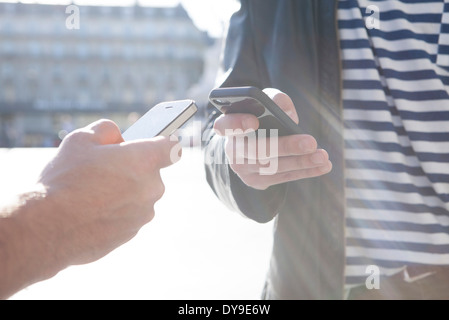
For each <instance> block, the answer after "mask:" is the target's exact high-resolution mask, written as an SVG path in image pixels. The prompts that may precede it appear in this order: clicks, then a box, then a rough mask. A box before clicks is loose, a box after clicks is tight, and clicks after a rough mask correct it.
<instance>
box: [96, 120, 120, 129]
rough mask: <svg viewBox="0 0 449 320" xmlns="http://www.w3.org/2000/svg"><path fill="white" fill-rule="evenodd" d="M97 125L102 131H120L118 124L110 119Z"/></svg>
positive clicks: (99, 121)
mask: <svg viewBox="0 0 449 320" xmlns="http://www.w3.org/2000/svg"><path fill="white" fill-rule="evenodd" d="M95 125H97V126H98V127H99V128H100V129H112V130H115V129H116V130H120V129H119V127H118V126H117V124H116V123H115V122H114V121H112V120H110V119H100V120H98V121H97V123H96V124H95Z"/></svg>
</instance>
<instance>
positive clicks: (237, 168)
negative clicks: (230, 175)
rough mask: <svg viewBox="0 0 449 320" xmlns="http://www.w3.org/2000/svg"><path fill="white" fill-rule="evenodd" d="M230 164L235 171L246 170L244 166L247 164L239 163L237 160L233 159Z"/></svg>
mask: <svg viewBox="0 0 449 320" xmlns="http://www.w3.org/2000/svg"><path fill="white" fill-rule="evenodd" d="M229 166H230V167H231V169H232V171H234V172H235V173H243V172H245V170H244V168H245V166H244V165H243V164H240V163H237V162H236V161H232V162H231V163H230V164H229Z"/></svg>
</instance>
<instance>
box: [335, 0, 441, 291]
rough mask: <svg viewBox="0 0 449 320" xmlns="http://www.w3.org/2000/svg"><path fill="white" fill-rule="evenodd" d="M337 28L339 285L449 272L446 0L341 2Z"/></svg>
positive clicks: (344, 0)
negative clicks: (341, 183)
mask: <svg viewBox="0 0 449 320" xmlns="http://www.w3.org/2000/svg"><path fill="white" fill-rule="evenodd" d="M370 5H374V6H376V7H374V9H376V8H378V13H379V18H380V19H379V21H378V25H376V24H375V23H373V18H376V15H377V13H376V12H377V10H374V11H372V10H368V11H367V10H366V9H367V7H368V6H370ZM365 18H368V20H367V21H365ZM338 26H339V34H340V43H341V50H342V51H341V52H342V66H343V70H342V76H343V110H344V111H343V112H344V122H345V132H344V137H345V161H346V172H345V177H346V178H345V183H346V186H345V191H346V204H347V210H346V284H347V286H348V287H350V286H353V285H359V284H365V280H366V279H367V276H368V275H369V274H367V266H368V265H376V266H378V267H379V269H380V272H381V274H384V275H390V274H394V273H396V272H399V271H400V270H402V269H403V268H404V267H405V266H406V265H413V264H425V265H449V95H448V90H449V0H390V1H388V0H386V1H381V0H378V1H368V0H340V1H339V9H338ZM372 27H374V28H372ZM377 27H378V28H377Z"/></svg>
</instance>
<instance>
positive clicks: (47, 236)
mask: <svg viewBox="0 0 449 320" xmlns="http://www.w3.org/2000/svg"><path fill="white" fill-rule="evenodd" d="M0 210H1V213H0V219H1V220H0V270H1V272H2V273H1V274H0V288H2V289H0V298H6V297H8V296H10V295H12V294H14V293H15V292H17V291H19V290H21V289H23V288H25V287H27V286H29V285H31V284H33V283H36V282H39V281H42V280H45V279H48V278H51V277H52V276H54V275H55V274H57V273H58V271H59V270H61V269H63V268H64V266H62V265H61V263H60V262H59V261H58V259H57V255H56V246H55V244H56V243H57V241H56V239H57V237H56V234H55V230H51V229H50V228H48V226H46V214H47V213H48V212H50V211H52V210H54V209H53V208H52V201H51V199H50V198H49V196H48V194H47V192H46V190H45V189H44V188H43V187H41V186H36V188H34V190H33V191H30V192H26V193H23V194H21V195H19V196H18V197H17V199H16V201H15V202H14V203H13V204H12V205H11V206H9V207H8V208H3V209H0Z"/></svg>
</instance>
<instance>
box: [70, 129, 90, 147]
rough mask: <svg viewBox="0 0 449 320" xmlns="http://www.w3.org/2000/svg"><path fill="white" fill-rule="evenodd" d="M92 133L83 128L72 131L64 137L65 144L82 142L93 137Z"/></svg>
mask: <svg viewBox="0 0 449 320" xmlns="http://www.w3.org/2000/svg"><path fill="white" fill-rule="evenodd" d="M91 135H92V134H91V133H90V132H88V131H85V130H83V129H78V130H75V131H72V132H71V133H69V134H68V135H67V136H65V138H64V141H63V142H64V143H65V144H81V143H83V142H84V141H86V140H87V139H88V138H90V137H91Z"/></svg>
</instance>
